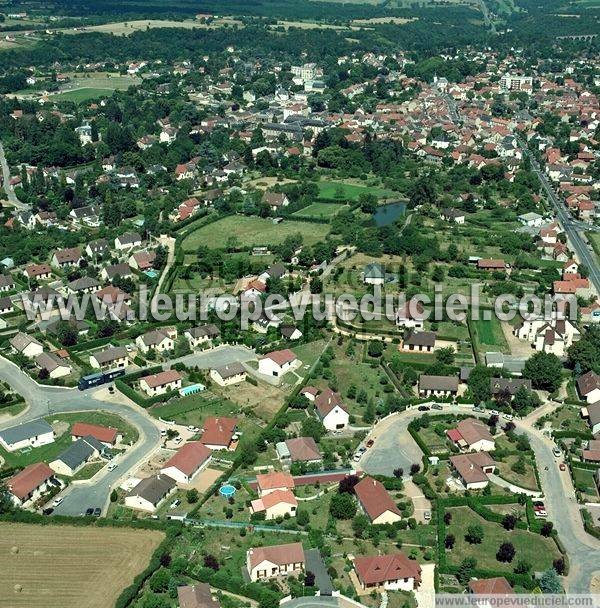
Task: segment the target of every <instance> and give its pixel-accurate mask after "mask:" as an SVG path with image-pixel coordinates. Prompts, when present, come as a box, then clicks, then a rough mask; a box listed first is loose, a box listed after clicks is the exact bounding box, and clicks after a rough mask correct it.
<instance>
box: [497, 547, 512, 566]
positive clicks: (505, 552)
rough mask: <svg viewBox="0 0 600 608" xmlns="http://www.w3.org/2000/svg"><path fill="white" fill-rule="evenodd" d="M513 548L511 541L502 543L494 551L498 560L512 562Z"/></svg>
mask: <svg viewBox="0 0 600 608" xmlns="http://www.w3.org/2000/svg"><path fill="white" fill-rule="evenodd" d="M515 553H516V551H515V548H514V546H513V544H512V543H502V544H501V545H500V547H499V549H498V552H497V553H496V559H497V560H498V561H499V562H512V560H513V558H514V556H515Z"/></svg>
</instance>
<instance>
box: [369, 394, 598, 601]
mask: <svg viewBox="0 0 600 608" xmlns="http://www.w3.org/2000/svg"><path fill="white" fill-rule="evenodd" d="M556 405H557V404H556ZM443 407H444V409H443V412H442V411H439V412H436V411H435V410H433V411H431V412H428V413H430V414H431V415H434V414H436V413H437V414H441V413H462V414H465V413H471V414H473V415H479V416H480V417H481V416H482V414H476V413H475V412H472V411H471V409H470V408H471V407H472V406H465V405H461V406H456V405H451V406H450V405H444V406H443ZM552 407H553V405H552V404H546V405H545V406H542V407H541V408H539V409H538V410H536V411H535V412H533V413H532V414H530V415H529V416H527V417H526V418H524V419H522V420H514V422H515V424H516V426H517V431H518V432H523V433H525V434H526V435H527V436H528V437H529V439H530V441H531V446H532V448H533V451H534V452H535V455H536V460H537V466H538V470H539V473H540V481H541V484H542V490H543V492H544V497H545V498H544V503H545V505H546V510H547V511H548V517H549V519H550V520H552V521H553V522H554V527H555V528H556V530H557V532H558V535H559V538H560V540H561V541H562V542H563V544H564V546H565V548H566V550H567V555H568V557H569V563H570V571H569V576H568V577H567V578H566V579H565V586H566V588H567V591H569V592H570V593H589V592H590V583H591V581H592V578H593V577H594V575H596V574H597V575H598V576H600V540H597V539H595V538H594V537H593V536H590V535H589V534H587V532H586V531H585V530H584V528H583V521H582V519H581V515H580V507H581V505H579V504H578V503H577V501H576V500H575V498H574V496H575V490H574V488H573V484H572V481H571V477H570V474H569V472H568V471H560V469H559V468H558V459H556V458H555V457H554V455H553V454H552V448H553V447H554V445H555V444H554V442H553V441H552V440H551V439H550V438H548V437H546V436H544V435H543V434H542V432H541V431H539V430H538V429H536V428H535V427H534V424H535V421H536V420H537V419H538V418H540V417H541V416H543V415H544V414H545V413H547V412H548V410H549V409H552ZM422 414H423V412H419V411H418V410H417V408H414V409H410V410H405V411H404V412H399V413H397V414H392V415H391V416H389V417H387V418H385V419H383V420H382V421H381V422H379V423H378V424H377V425H376V426H375V427H374V429H373V430H372V431H371V433H369V435H368V438H371V439H374V440H375V444H374V445H373V447H372V448H370V449H369V450H367V451H366V452H365V454H364V456H363V457H362V459H361V461H360V462H359V463H358V464H357V468H361V469H362V470H363V471H365V472H366V473H370V474H382V475H391V474H392V473H393V471H394V469H396V468H398V467H401V468H403V469H404V474H405V475H407V474H408V471H409V469H410V465H411V464H413V463H420V462H421V458H422V456H423V454H422V452H421V450H420V448H419V446H418V445H417V444H416V443H415V441H414V439H413V438H412V437H411V435H410V433H409V432H408V424H409V423H410V421H411V420H414V419H415V418H418V417H419V416H421V415H422ZM487 415H489V413H488V414H484V415H483V416H487ZM545 467H548V470H545Z"/></svg>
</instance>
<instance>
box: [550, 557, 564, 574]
mask: <svg viewBox="0 0 600 608" xmlns="http://www.w3.org/2000/svg"><path fill="white" fill-rule="evenodd" d="M552 565H553V566H554V569H555V570H556V572H557V573H558V574H560V575H563V574H564V573H565V570H566V569H567V565H566V563H565V558H564V557H558V558H556V559H555V560H554V561H553V562H552Z"/></svg>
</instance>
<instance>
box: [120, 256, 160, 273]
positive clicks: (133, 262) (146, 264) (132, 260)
mask: <svg viewBox="0 0 600 608" xmlns="http://www.w3.org/2000/svg"><path fill="white" fill-rule="evenodd" d="M155 260H156V251H137V252H136V253H134V254H133V255H131V256H129V259H128V260H127V263H128V264H129V266H130V268H133V269H134V270H138V271H139V272H144V271H145V270H152V269H153V268H154V262H155Z"/></svg>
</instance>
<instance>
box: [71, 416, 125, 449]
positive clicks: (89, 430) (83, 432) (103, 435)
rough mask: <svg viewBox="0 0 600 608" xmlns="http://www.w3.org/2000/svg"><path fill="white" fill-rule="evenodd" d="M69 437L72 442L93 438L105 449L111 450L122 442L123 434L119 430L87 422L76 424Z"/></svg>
mask: <svg viewBox="0 0 600 608" xmlns="http://www.w3.org/2000/svg"><path fill="white" fill-rule="evenodd" d="M71 437H72V439H73V441H77V440H78V439H84V438H85V437H93V438H94V439H95V440H96V441H99V442H100V443H102V444H103V445H105V446H106V447H107V448H112V447H114V446H115V445H116V444H117V443H120V442H121V441H122V440H123V434H122V433H121V432H120V431H119V429H114V428H112V427H107V426H101V425H100V424H88V423H87V422H76V423H75V424H74V425H73V427H72V428H71Z"/></svg>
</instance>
